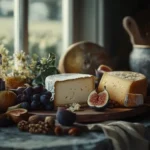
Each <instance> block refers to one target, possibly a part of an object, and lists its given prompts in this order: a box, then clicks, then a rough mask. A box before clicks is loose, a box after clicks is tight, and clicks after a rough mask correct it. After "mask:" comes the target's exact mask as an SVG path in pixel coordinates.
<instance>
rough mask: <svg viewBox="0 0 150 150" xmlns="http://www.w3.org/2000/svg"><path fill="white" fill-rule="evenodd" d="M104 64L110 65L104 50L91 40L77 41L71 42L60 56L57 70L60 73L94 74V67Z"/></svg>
mask: <svg viewBox="0 0 150 150" xmlns="http://www.w3.org/2000/svg"><path fill="white" fill-rule="evenodd" d="M101 64H104V65H108V66H110V67H112V65H111V64H112V63H111V60H110V57H109V55H108V53H107V52H106V50H105V49H104V48H103V47H101V46H99V45H98V44H95V43H92V42H87V41H83V42H78V43H75V44H72V45H71V46H70V47H69V48H68V49H67V51H66V53H65V54H64V55H63V56H61V58H60V60H59V65H58V70H59V71H60V73H86V74H93V75H94V74H95V69H97V68H98V66H99V65H101Z"/></svg>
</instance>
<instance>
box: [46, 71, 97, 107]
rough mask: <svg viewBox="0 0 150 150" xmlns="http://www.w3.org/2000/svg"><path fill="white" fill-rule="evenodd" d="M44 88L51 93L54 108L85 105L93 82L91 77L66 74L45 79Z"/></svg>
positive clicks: (93, 87)
mask: <svg viewBox="0 0 150 150" xmlns="http://www.w3.org/2000/svg"><path fill="white" fill-rule="evenodd" d="M45 87H46V89H47V90H49V91H51V92H52V93H53V97H54V105H55V107H58V106H66V105H70V104H72V103H79V104H81V105H82V104H83V105H85V104H87V98H88V95H89V94H90V93H91V92H92V91H93V90H94V89H95V82H94V76H92V75H88V74H76V73H67V74H57V75H51V76H48V77H46V80H45Z"/></svg>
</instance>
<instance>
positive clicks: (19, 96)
mask: <svg viewBox="0 0 150 150" xmlns="http://www.w3.org/2000/svg"><path fill="white" fill-rule="evenodd" d="M21 97H22V95H21V94H19V95H17V104H19V103H21V102H22V101H21Z"/></svg>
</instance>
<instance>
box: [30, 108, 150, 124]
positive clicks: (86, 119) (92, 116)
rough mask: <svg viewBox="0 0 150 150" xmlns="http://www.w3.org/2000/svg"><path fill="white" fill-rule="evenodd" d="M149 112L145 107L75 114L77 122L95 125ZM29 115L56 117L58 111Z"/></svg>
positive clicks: (86, 111) (90, 110) (91, 110)
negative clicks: (95, 123)
mask: <svg viewBox="0 0 150 150" xmlns="http://www.w3.org/2000/svg"><path fill="white" fill-rule="evenodd" d="M149 111H150V106H148V105H143V106H140V107H137V108H107V109H106V110H105V111H95V110H93V109H91V108H85V109H83V110H80V111H76V112H75V113H76V115H77V119H76V121H77V122H79V123H94V122H102V121H108V120H118V119H125V118H130V117H135V116H138V115H141V114H143V113H146V112H149ZM29 114H30V115H35V114H36V115H43V116H53V117H55V116H56V111H30V112H29Z"/></svg>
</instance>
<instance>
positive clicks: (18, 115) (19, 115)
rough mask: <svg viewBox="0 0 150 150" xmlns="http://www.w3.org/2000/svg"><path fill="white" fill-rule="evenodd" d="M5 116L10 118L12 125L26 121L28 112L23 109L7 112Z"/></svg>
mask: <svg viewBox="0 0 150 150" xmlns="http://www.w3.org/2000/svg"><path fill="white" fill-rule="evenodd" d="M6 114H7V115H8V116H9V117H10V118H11V120H12V121H13V122H14V123H19V122H20V121H21V120H27V119H28V110H26V109H24V108H18V109H13V110H9V111H7V112H6Z"/></svg>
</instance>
